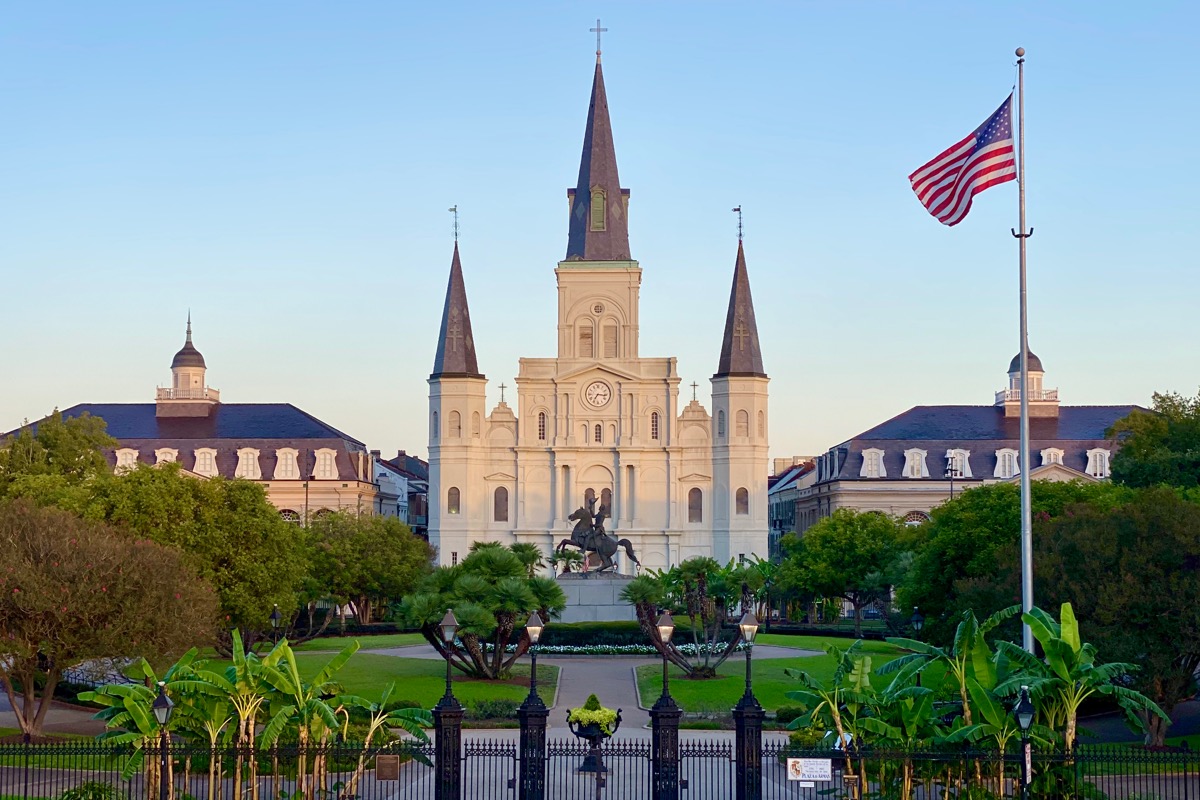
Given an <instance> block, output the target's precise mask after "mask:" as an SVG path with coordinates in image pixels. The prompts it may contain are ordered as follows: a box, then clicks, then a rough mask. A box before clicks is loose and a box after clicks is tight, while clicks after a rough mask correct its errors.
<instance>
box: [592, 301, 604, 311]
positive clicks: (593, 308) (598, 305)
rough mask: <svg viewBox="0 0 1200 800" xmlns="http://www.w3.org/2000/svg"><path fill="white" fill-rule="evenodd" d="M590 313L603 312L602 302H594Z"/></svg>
mask: <svg viewBox="0 0 1200 800" xmlns="http://www.w3.org/2000/svg"><path fill="white" fill-rule="evenodd" d="M592 313H593V314H603V313H604V304H603V303H596V305H594V306H592Z"/></svg>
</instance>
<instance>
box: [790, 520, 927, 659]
mask: <svg viewBox="0 0 1200 800" xmlns="http://www.w3.org/2000/svg"><path fill="white" fill-rule="evenodd" d="M902 530H903V523H902V522H900V521H899V520H898V519H896V518H895V517H889V516H887V515H886V514H880V513H878V512H875V511H866V512H862V513H859V512H857V511H854V510H853V509H848V508H840V509H838V510H837V511H834V512H833V515H832V516H830V517H826V518H825V519H823V520H821V521H820V522H818V523H817V524H816V525H813V526H812V527H811V528H809V529H808V530H806V531H805V532H804V535H803V536H800V537H797V536H785V537H784V539H783V563H782V564H781V565H780V569H779V572H780V581H781V583H783V584H784V585H785V586H787V587H788V588H789V589H790V590H791V591H792V592H795V593H798V594H810V595H816V596H818V597H840V598H842V599H844V600H845V601H846V602H848V603H850V605H851V606H853V608H854V632H855V634H856V635H861V634H862V611H863V609H864V608H866V607H867V606H869V605H871V604H872V603H876V602H878V601H880V600H883V599H884V598H886V597H887V596H888V593H889V591H890V589H891V585H892V584H893V583H894V582H895V581H897V580H898V578H897V576H896V575H895V568H896V565H897V563H898V560H899V556H900V550H899V548H898V541H899V539H900V536H901V531H902Z"/></svg>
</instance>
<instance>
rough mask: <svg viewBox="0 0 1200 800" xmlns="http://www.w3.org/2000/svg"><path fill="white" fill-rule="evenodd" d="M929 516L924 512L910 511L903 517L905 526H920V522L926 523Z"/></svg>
mask: <svg viewBox="0 0 1200 800" xmlns="http://www.w3.org/2000/svg"><path fill="white" fill-rule="evenodd" d="M928 521H929V515H928V514H926V513H925V512H924V511H910V512H908V513H907V514H905V515H904V524H905V525H920V524H921V523H922V522H928Z"/></svg>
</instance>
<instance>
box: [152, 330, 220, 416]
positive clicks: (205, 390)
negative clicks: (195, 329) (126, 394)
mask: <svg viewBox="0 0 1200 800" xmlns="http://www.w3.org/2000/svg"><path fill="white" fill-rule="evenodd" d="M206 370H207V368H206V366H205V363H204V356H203V355H201V354H200V351H199V350H197V349H196V346H195V345H194V344H192V315H191V313H190V312H189V313H188V321H187V337H186V338H185V340H184V342H183V347H181V348H179V352H178V353H176V354H175V358H173V359H171V385H170V386H169V387H167V388H163V387H161V386H160V387H159V389H158V391H157V393H156V397H155V406H156V410H155V414H156V416H159V417H207V416H209V415H210V414H211V413H212V410H213V408H215V407H216V405H217V404H218V403H219V402H220V401H221V395H220V392H218V391H217V390H216V389H210V388H209V387H208V386H206V385H205V383H204V376H205V372H206Z"/></svg>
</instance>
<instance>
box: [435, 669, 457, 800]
mask: <svg viewBox="0 0 1200 800" xmlns="http://www.w3.org/2000/svg"><path fill="white" fill-rule="evenodd" d="M462 719H463V707H462V704H461V703H459V702H458V698H456V697H455V696H454V692H453V691H452V690H451V688H450V658H449V656H447V657H446V693H445V694H444V695H442V699H441V700H438V702H437V705H436V706H434V707H433V728H434V745H433V747H434V762H435V763H434V768H435V769H436V770H437V777H436V779H435V781H434V787H433V797H434V800H462Z"/></svg>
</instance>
